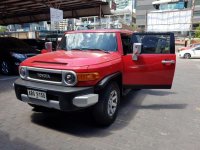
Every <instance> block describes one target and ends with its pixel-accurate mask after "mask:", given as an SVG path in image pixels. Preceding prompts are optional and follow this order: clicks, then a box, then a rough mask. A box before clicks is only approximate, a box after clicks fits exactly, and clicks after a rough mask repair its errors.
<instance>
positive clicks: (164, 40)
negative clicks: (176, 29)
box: [132, 33, 174, 54]
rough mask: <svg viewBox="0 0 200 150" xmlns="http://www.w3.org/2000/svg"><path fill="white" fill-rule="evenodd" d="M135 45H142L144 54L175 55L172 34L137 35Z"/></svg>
mask: <svg viewBox="0 0 200 150" xmlns="http://www.w3.org/2000/svg"><path fill="white" fill-rule="evenodd" d="M132 42H133V43H142V45H143V49H142V53H143V54H169V53H174V47H173V44H174V43H173V42H172V39H171V34H161V33H160V34H149V33H146V34H135V35H133V37H132Z"/></svg>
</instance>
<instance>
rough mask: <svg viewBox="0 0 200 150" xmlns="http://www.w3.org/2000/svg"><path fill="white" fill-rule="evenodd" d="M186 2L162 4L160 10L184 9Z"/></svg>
mask: <svg viewBox="0 0 200 150" xmlns="http://www.w3.org/2000/svg"><path fill="white" fill-rule="evenodd" d="M184 8H185V7H184V2H178V3H171V4H161V5H160V10H173V9H184Z"/></svg>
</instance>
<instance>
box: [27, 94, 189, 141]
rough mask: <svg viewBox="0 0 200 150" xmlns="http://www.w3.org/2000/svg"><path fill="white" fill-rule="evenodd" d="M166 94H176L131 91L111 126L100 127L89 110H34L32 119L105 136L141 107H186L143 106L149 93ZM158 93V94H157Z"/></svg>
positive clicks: (70, 131)
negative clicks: (41, 111)
mask: <svg viewBox="0 0 200 150" xmlns="http://www.w3.org/2000/svg"><path fill="white" fill-rule="evenodd" d="M149 93H150V94H153V95H160V96H165V95H169V94H175V93H173V92H168V91H162V92H161V91H158V90H157V92H156V91H151V90H141V91H131V92H129V93H128V94H127V95H126V96H124V97H122V99H121V104H120V109H119V114H118V117H117V119H116V121H115V122H114V123H113V124H112V125H111V126H109V127H104V128H102V127H98V126H96V125H95V124H94V122H93V120H92V117H91V113H90V111H89V110H85V111H79V112H67V113H66V112H59V111H52V112H43V113H38V112H33V114H32V116H31V121H32V122H33V123H35V124H38V125H41V126H44V127H47V128H50V129H53V130H57V131H60V132H64V133H66V134H72V135H74V136H80V137H105V136H109V135H110V134H113V131H114V130H120V129H123V128H125V127H126V126H127V125H128V124H129V123H130V122H131V121H133V119H134V117H135V115H136V114H137V112H138V111H139V110H140V109H184V108H185V107H186V104H166V105H164V104H163V105H160V104H155V105H149V106H143V105H142V102H143V100H144V98H145V97H146V96H147V95H148V94H149ZM156 93H157V94H156Z"/></svg>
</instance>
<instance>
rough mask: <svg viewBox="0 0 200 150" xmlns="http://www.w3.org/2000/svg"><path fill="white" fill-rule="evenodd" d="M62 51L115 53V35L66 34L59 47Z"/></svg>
mask: <svg viewBox="0 0 200 150" xmlns="http://www.w3.org/2000/svg"><path fill="white" fill-rule="evenodd" d="M59 48H60V49H64V50H104V51H116V50H117V40H116V35H115V33H74V34H66V35H65V36H64V37H63V39H62V41H61V43H60V46H59Z"/></svg>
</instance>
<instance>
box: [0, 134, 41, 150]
mask: <svg viewBox="0 0 200 150" xmlns="http://www.w3.org/2000/svg"><path fill="white" fill-rule="evenodd" d="M0 139H1V140H0V149H1V150H14V149H15V150H23V149H29V150H43V149H42V148H40V147H38V146H37V145H34V144H32V143H28V142H26V141H25V140H23V139H21V138H18V137H16V138H14V139H13V140H11V138H10V136H9V134H8V133H6V132H3V131H0Z"/></svg>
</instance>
